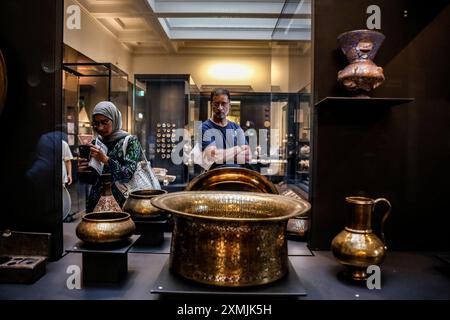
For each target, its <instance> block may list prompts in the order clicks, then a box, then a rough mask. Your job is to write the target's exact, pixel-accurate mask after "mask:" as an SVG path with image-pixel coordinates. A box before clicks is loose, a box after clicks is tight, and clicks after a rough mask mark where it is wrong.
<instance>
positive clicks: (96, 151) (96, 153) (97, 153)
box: [89, 144, 109, 164]
mask: <svg viewBox="0 0 450 320" xmlns="http://www.w3.org/2000/svg"><path fill="white" fill-rule="evenodd" d="M89 147H90V148H91V157H93V158H95V159H97V160H98V161H100V162H102V163H104V164H106V163H108V160H109V157H108V156H107V155H106V154H104V153H103V151H102V150H101V149H100V147H98V146H96V145H93V144H89Z"/></svg>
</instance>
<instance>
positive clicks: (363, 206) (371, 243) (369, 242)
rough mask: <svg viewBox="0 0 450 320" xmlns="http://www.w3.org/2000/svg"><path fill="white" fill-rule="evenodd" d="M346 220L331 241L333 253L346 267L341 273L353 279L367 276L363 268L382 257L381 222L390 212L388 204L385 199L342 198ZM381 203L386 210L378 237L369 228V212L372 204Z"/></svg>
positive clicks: (379, 262)
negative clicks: (384, 204) (343, 227)
mask: <svg viewBox="0 0 450 320" xmlns="http://www.w3.org/2000/svg"><path fill="white" fill-rule="evenodd" d="M345 201H346V202H347V204H348V207H349V208H348V221H347V225H346V227H345V229H344V230H342V231H341V232H340V233H339V234H338V235H337V236H336V237H335V238H334V239H333V241H332V243H331V250H332V252H333V254H334V256H335V257H336V258H337V259H338V260H339V262H340V263H341V264H343V265H344V266H345V267H346V268H347V270H346V272H345V275H346V276H347V277H350V278H351V279H353V280H365V279H367V273H366V270H367V267H368V266H370V265H380V264H381V263H382V262H383V260H384V257H385V256H386V249H387V248H386V244H385V239H384V223H385V221H386V219H387V218H388V216H389V214H390V212H391V204H390V202H389V201H388V200H387V199H385V198H378V199H375V200H374V199H371V198H366V197H346V198H345ZM380 202H385V203H386V204H387V205H388V209H387V211H386V212H385V213H384V215H383V218H382V220H381V240H380V238H379V237H378V236H377V235H375V233H374V232H373V231H372V223H371V222H372V214H373V212H374V209H375V207H376V205H377V204H378V203H380Z"/></svg>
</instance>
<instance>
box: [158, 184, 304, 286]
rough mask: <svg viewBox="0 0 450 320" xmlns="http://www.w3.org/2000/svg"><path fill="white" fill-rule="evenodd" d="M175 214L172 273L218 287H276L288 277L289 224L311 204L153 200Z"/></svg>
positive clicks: (216, 198)
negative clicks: (286, 232) (261, 285)
mask: <svg viewBox="0 0 450 320" xmlns="http://www.w3.org/2000/svg"><path fill="white" fill-rule="evenodd" d="M152 204H153V205H154V206H155V207H158V208H160V209H162V210H166V211H168V212H170V213H172V215H173V218H174V229H173V235H172V243H171V250H170V268H171V270H172V271H174V272H176V273H178V274H179V275H181V276H183V277H185V278H188V279H191V280H194V281H197V282H202V283H207V284H212V285H217V286H227V287H240V286H252V285H260V284H265V283H269V282H273V281H275V280H277V279H280V278H281V277H283V276H284V275H285V274H286V272H287V262H288V256H287V241H286V238H285V231H286V223H287V220H288V219H289V218H291V217H294V216H298V215H301V214H302V213H304V212H307V211H308V210H309V208H310V205H309V203H308V202H306V201H303V200H297V199H291V198H286V197H283V196H280V195H273V194H262V193H253V192H239V193H237V192H226V191H196V192H176V193H170V194H167V195H163V196H160V197H158V198H155V199H153V200H152Z"/></svg>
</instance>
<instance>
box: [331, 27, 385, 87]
mask: <svg viewBox="0 0 450 320" xmlns="http://www.w3.org/2000/svg"><path fill="white" fill-rule="evenodd" d="M384 39H385V36H384V35H383V34H382V33H380V32H378V31H373V30H354V31H349V32H345V33H342V34H340V35H339V36H338V38H337V40H338V43H339V45H340V47H341V49H342V52H343V53H344V54H345V55H346V56H347V59H348V62H349V65H348V66H346V67H345V68H344V69H343V70H341V71H339V72H338V82H339V83H340V84H341V85H342V86H343V87H344V88H345V89H347V90H349V91H359V92H369V91H372V90H373V89H375V88H377V87H378V86H380V85H381V84H382V83H383V81H384V79H385V78H384V74H383V68H381V67H378V66H377V65H376V64H375V63H374V62H373V59H374V57H375V55H376V54H377V52H378V49H379V48H380V46H381V43H382V42H383V40H384Z"/></svg>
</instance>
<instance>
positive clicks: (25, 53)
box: [0, 0, 63, 258]
mask: <svg viewBox="0 0 450 320" xmlns="http://www.w3.org/2000/svg"><path fill="white" fill-rule="evenodd" d="M62 23H63V1H56V0H40V1H27V0H2V1H0V45H1V50H2V52H3V55H4V57H5V61H6V65H7V69H8V93H7V98H6V103H5V107H4V109H3V112H2V113H1V114H0V137H1V139H0V150H1V157H0V184H1V191H0V205H1V209H0V230H3V229H12V230H18V231H33V232H46V233H51V234H52V237H51V256H52V258H58V257H60V256H61V254H62V252H63V241H62V169H61V166H62V158H61V140H60V138H61V136H60V135H58V134H56V135H53V134H49V135H45V134H47V133H49V132H54V131H55V130H58V129H59V126H58V125H59V124H61V109H62V108H61V94H62V89H61V88H62V83H61V81H62V78H61V64H62V30H63V24H62ZM41 138H42V139H41ZM40 139H41V140H40ZM38 152H41V155H42V156H41V158H40V159H39V161H38V162H36V161H37V160H38V159H37V155H38ZM33 166H34V167H33ZM32 168H33V169H32ZM30 170H31V171H30Z"/></svg>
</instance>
